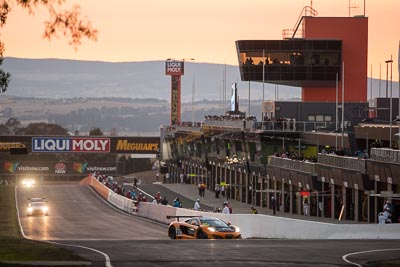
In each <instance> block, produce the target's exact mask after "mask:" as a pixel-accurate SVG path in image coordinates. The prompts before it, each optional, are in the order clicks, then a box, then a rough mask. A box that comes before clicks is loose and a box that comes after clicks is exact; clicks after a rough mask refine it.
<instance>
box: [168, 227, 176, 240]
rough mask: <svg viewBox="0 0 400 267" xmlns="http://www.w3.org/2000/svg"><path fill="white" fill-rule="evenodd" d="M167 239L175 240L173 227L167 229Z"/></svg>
mask: <svg viewBox="0 0 400 267" xmlns="http://www.w3.org/2000/svg"><path fill="white" fill-rule="evenodd" d="M169 237H170V238H171V239H176V231H175V227H174V226H172V227H171V228H169Z"/></svg>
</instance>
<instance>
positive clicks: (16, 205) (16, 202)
mask: <svg viewBox="0 0 400 267" xmlns="http://www.w3.org/2000/svg"><path fill="white" fill-rule="evenodd" d="M17 187H18V186H15V192H14V195H15V207H16V209H17V217H18V223H19V227H20V229H21V233H22V236H23V237H24V238H25V239H29V240H34V239H32V238H30V237H28V236H26V235H25V232H24V229H23V228H22V223H21V218H20V217H19V208H18V197H17ZM36 241H41V242H47V243H52V244H57V245H62V246H69V247H78V248H83V249H88V250H91V251H94V252H97V253H99V254H101V255H103V256H104V258H105V259H106V262H105V263H106V266H107V267H112V264H111V260H110V257H109V256H108V255H107V254H106V253H104V252H102V251H100V250H97V249H94V248H90V247H85V246H80V245H71V244H63V243H58V242H52V241H47V240H44V241H42V240H36Z"/></svg>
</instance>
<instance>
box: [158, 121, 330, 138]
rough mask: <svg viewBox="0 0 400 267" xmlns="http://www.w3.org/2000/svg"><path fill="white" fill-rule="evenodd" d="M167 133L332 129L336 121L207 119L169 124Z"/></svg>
mask: <svg viewBox="0 0 400 267" xmlns="http://www.w3.org/2000/svg"><path fill="white" fill-rule="evenodd" d="M165 129H166V134H167V135H168V134H172V133H175V132H176V131H188V132H191V131H199V132H200V131H207V130H221V131H224V130H233V131H243V130H245V131H250V132H251V131H260V130H261V131H279V132H313V131H322V132H323V131H328V132H330V131H332V130H333V129H335V123H334V122H310V121H296V120H292V119H287V120H281V121H253V120H243V121H242V120H232V121H230V120H205V121H204V122H203V123H202V124H201V126H198V125H195V126H182V125H180V126H178V125H174V126H167V127H165Z"/></svg>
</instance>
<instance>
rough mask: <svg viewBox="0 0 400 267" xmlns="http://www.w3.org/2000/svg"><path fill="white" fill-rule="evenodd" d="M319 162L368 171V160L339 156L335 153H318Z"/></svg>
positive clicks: (363, 171)
mask: <svg viewBox="0 0 400 267" xmlns="http://www.w3.org/2000/svg"><path fill="white" fill-rule="evenodd" d="M317 160H318V164H323V165H328V166H335V167H338V168H343V169H349V170H355V171H360V172H361V173H365V172H366V162H365V160H364V159H360V158H354V157H345V156H338V155H333V154H318V157H317Z"/></svg>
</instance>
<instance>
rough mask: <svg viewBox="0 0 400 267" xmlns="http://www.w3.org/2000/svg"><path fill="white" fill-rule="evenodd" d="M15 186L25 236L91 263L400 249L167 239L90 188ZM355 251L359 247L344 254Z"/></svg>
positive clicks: (315, 256) (270, 258) (203, 262)
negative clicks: (32, 206) (41, 205)
mask: <svg viewBox="0 0 400 267" xmlns="http://www.w3.org/2000/svg"><path fill="white" fill-rule="evenodd" d="M16 191H17V203H18V209H19V216H20V221H21V225H22V228H23V232H24V233H25V235H26V236H27V237H28V238H31V239H35V240H50V241H52V242H53V241H54V242H56V243H57V244H59V245H60V244H61V245H62V246H65V247H66V248H67V249H70V250H72V251H74V252H75V253H77V254H79V255H81V256H82V257H84V258H85V259H87V260H88V261H90V262H91V264H92V266H211V265H212V266H266V265H268V266H319V267H322V266H367V265H366V263H367V262H368V261H371V260H383V259H392V258H399V257H398V256H397V255H400V253H399V251H400V249H399V247H400V245H398V240H277V239H247V240H181V241H179V240H168V237H167V227H166V226H165V225H161V224H158V223H155V222H151V221H148V220H146V219H142V218H139V217H136V216H132V215H127V214H125V213H122V212H120V211H117V210H115V209H114V208H112V207H110V206H109V205H108V204H106V203H105V202H104V201H103V200H102V199H101V198H100V197H99V196H98V195H97V194H96V193H94V192H93V191H92V190H90V187H88V186H82V185H77V184H57V185H56V184H54V185H38V186H35V187H33V188H22V187H18V188H17V190H16ZM29 197H46V198H47V200H48V204H49V216H48V217H44V216H32V217H27V216H26V205H27V198H29ZM299 231H301V229H299ZM388 249H389V250H388ZM371 250H372V251H371ZM363 251H371V252H367V253H364V252H363ZM354 252H363V253H360V254H355V255H349V256H348V257H344V256H345V255H347V254H349V253H354ZM343 257H344V258H345V259H346V260H347V262H346V261H345V260H344V259H343ZM352 262H353V263H352Z"/></svg>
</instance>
